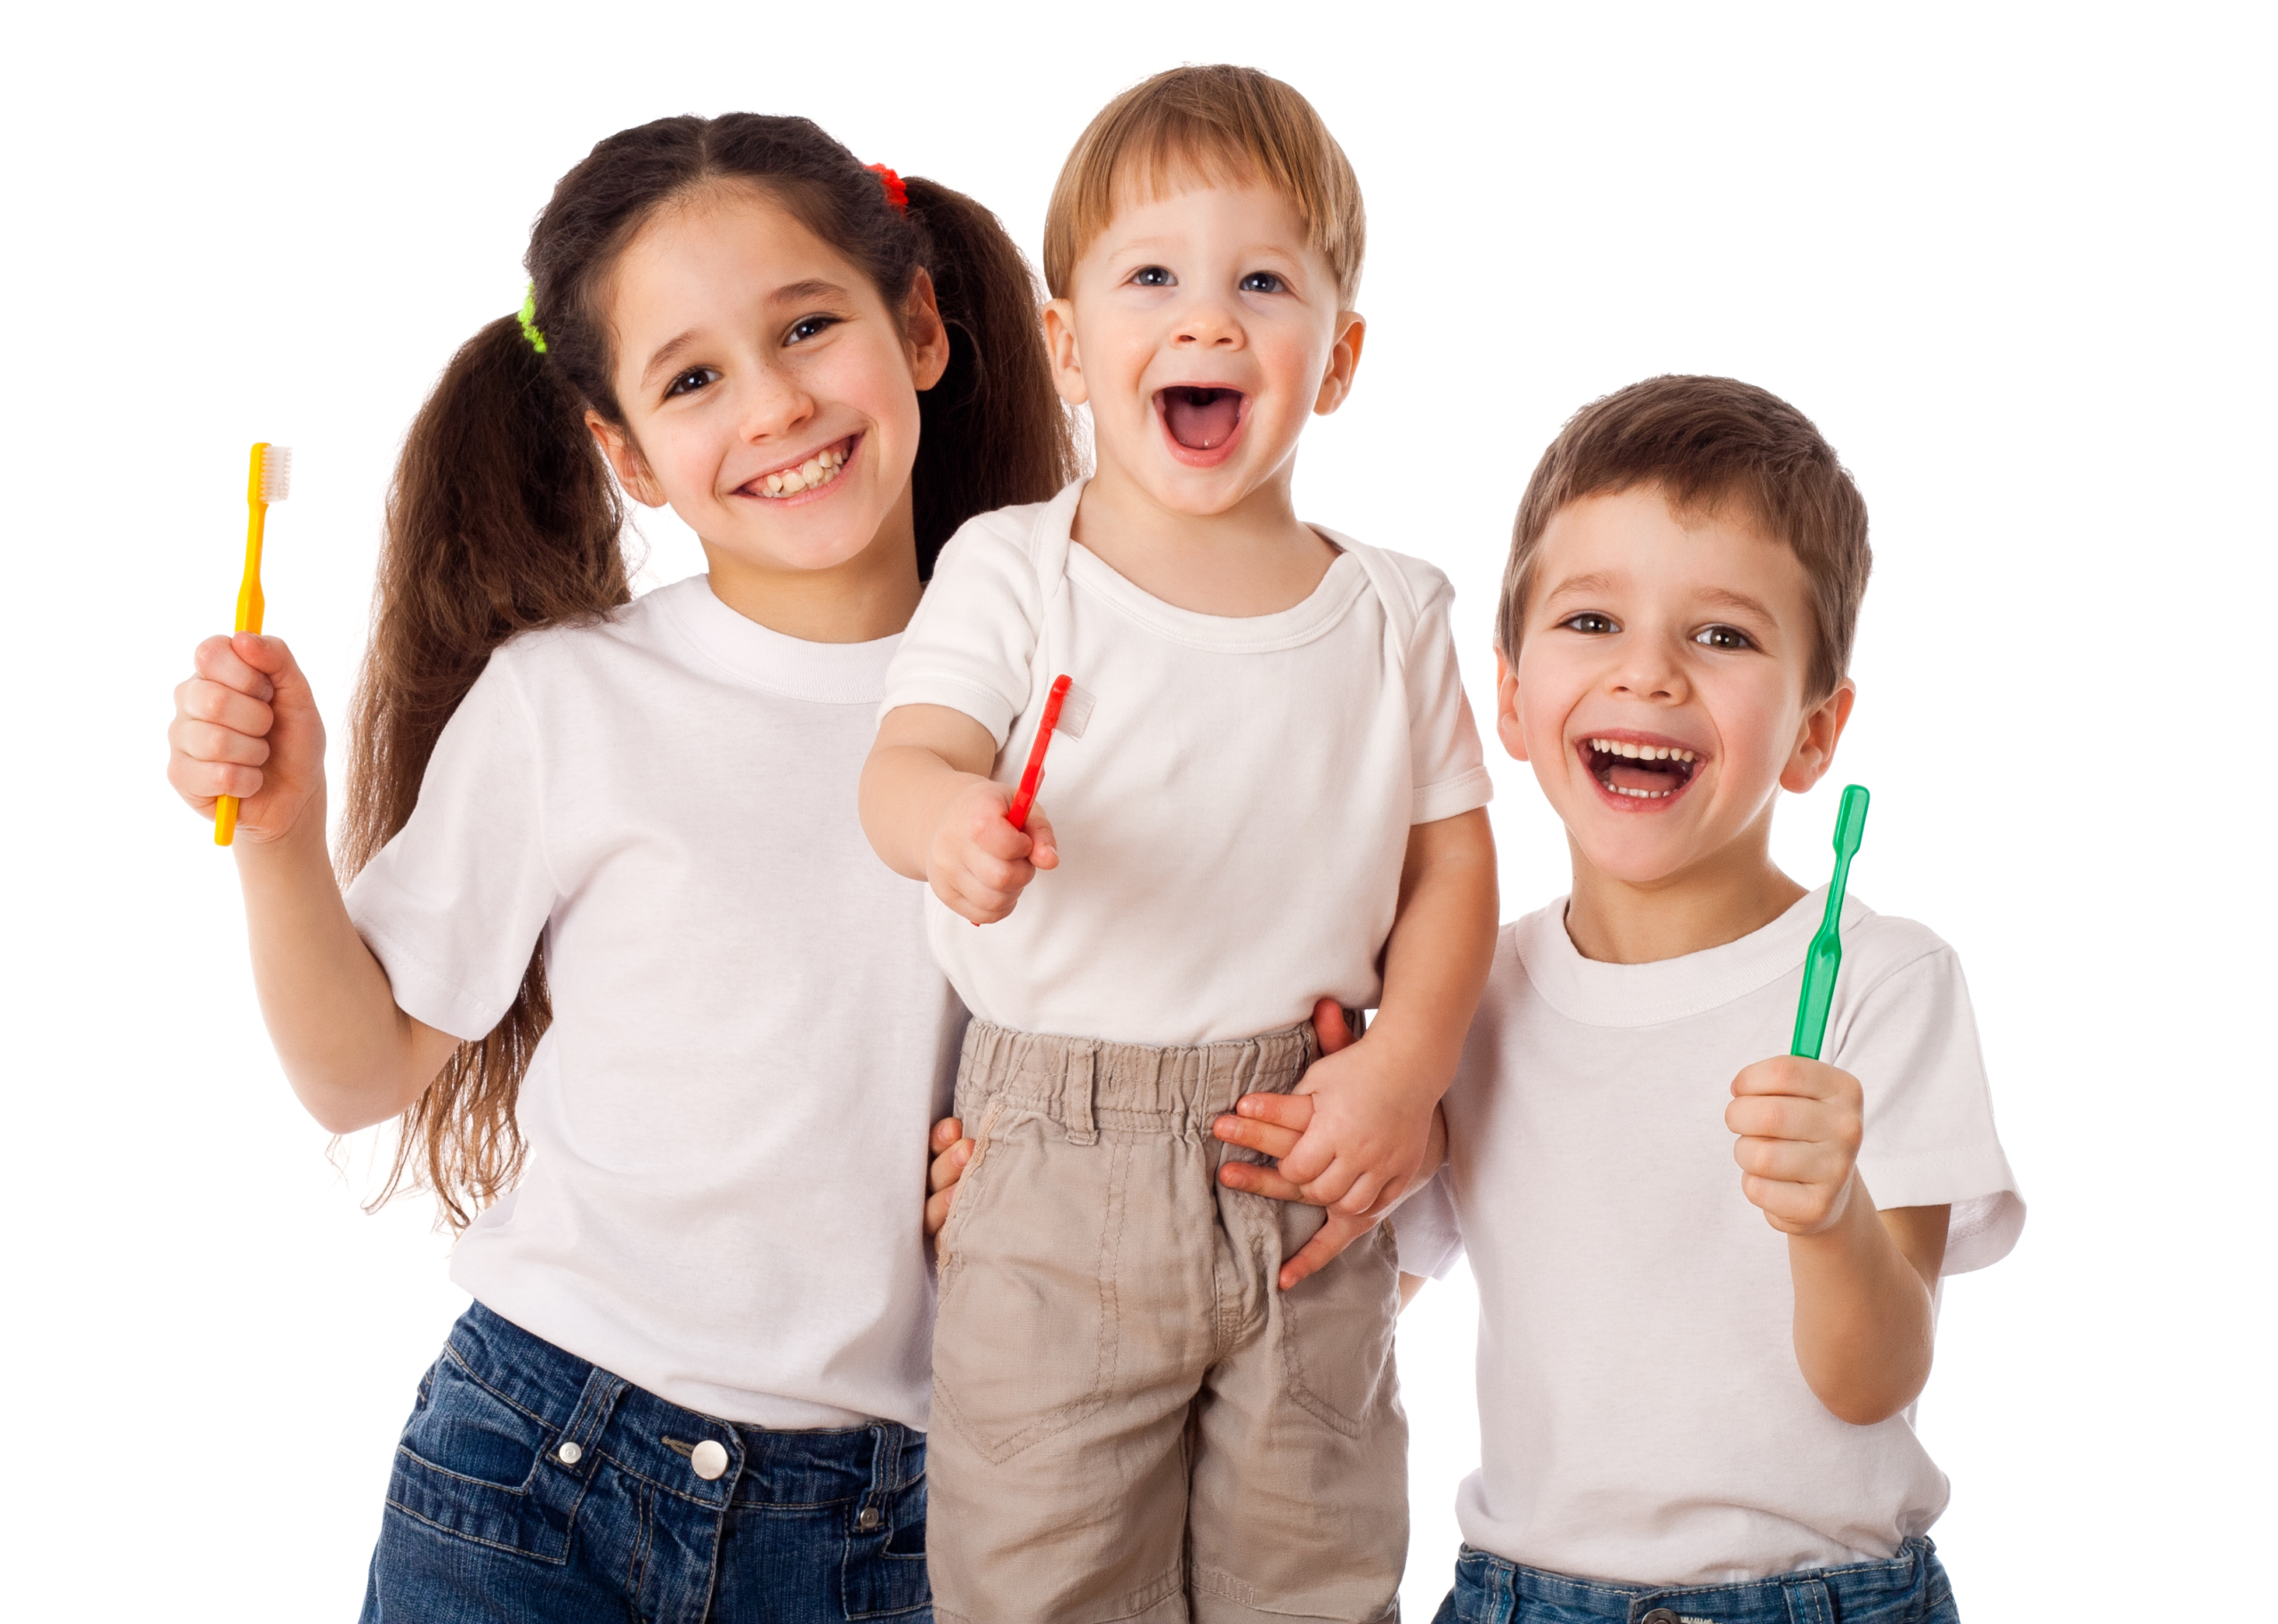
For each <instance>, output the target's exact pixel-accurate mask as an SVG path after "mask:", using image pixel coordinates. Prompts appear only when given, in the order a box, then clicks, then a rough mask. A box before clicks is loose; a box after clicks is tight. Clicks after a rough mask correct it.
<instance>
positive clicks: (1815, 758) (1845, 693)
mask: <svg viewBox="0 0 2278 1624" xmlns="http://www.w3.org/2000/svg"><path fill="white" fill-rule="evenodd" d="M1858 698H1859V691H1858V689H1857V688H1855V687H1854V686H1853V685H1852V683H1851V679H1850V678H1849V677H1847V676H1846V677H1845V678H1844V679H1843V680H1842V681H1841V682H1839V683H1837V684H1836V685H1835V691H1834V692H1833V693H1831V694H1830V695H1828V696H1827V698H1825V699H1822V700H1821V701H1820V702H1819V703H1818V704H1817V705H1814V706H1813V707H1812V708H1811V709H1810V710H1808V711H1806V712H1805V713H1804V721H1803V725H1802V726H1801V727H1799V728H1797V730H1796V747H1795V749H1794V750H1792V751H1791V752H1789V756H1788V764H1787V765H1786V766H1784V767H1782V768H1781V770H1780V788H1782V789H1787V790H1792V791H1793V792H1795V793H1796V794H1797V795H1801V794H1803V793H1804V791H1805V790H1806V789H1809V788H1811V787H1812V786H1813V785H1814V784H1816V783H1818V782H1819V781H1820V780H1822V778H1825V777H1826V776H1827V770H1828V769H1829V768H1830V767H1832V766H1833V765H1835V746H1836V742H1837V741H1838V739H1841V738H1842V737H1843V729H1844V726H1845V724H1846V723H1848V722H1849V721H1850V720H1851V707H1852V706H1853V705H1854V704H1855V703H1856V702H1857V700H1858Z"/></svg>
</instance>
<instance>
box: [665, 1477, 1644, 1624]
mask: <svg viewBox="0 0 2278 1624" xmlns="http://www.w3.org/2000/svg"><path fill="white" fill-rule="evenodd" d="M688 1469H689V1470H690V1471H691V1472H693V1473H695V1474H696V1475H698V1476H699V1477H700V1478H702V1479H703V1480H704V1481H705V1482H706V1483H710V1482H712V1481H713V1479H715V1478H716V1477H718V1476H719V1475H721V1474H722V1473H723V1472H725V1471H726V1470H727V1469H728V1450H727V1446H726V1445H724V1444H723V1443H722V1442H720V1441H719V1440H718V1439H717V1438H707V1439H706V1440H705V1441H704V1442H701V1443H699V1444H698V1445H697V1446H696V1447H695V1448H694V1449H692V1450H689V1452H688ZM1669 1624H1676V1619H1675V1617H1674V1616H1672V1617H1671V1619H1670V1620H1669Z"/></svg>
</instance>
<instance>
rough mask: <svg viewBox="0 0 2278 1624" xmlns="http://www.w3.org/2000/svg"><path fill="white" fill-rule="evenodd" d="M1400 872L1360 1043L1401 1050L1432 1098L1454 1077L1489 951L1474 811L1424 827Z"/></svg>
mask: <svg viewBox="0 0 2278 1624" xmlns="http://www.w3.org/2000/svg"><path fill="white" fill-rule="evenodd" d="M1412 839H1413V844H1411V847H1410V860H1409V863H1408V865H1407V868H1406V869H1404V870H1403V872H1402V876H1401V903H1400V914H1399V917H1397V918H1396V919H1395V920H1394V921H1393V928H1392V935H1391V937H1390V939H1389V940H1388V941H1386V942H1385V990H1384V996H1383V998H1382V1000H1381V1002H1380V1004H1379V1006H1378V1008H1377V1020H1376V1024H1375V1025H1374V1026H1373V1027H1372V1028H1370V1029H1369V1036H1368V1038H1366V1039H1365V1040H1364V1041H1368V1042H1372V1043H1376V1044H1377V1045H1379V1046H1385V1047H1391V1048H1394V1049H1397V1050H1399V1051H1400V1052H1401V1054H1402V1060H1403V1062H1404V1063H1403V1065H1402V1075H1403V1079H1414V1081H1415V1084H1416V1086H1417V1087H1418V1090H1419V1092H1421V1093H1424V1094H1426V1095H1428V1097H1430V1098H1431V1099H1434V1100H1436V1099H1438V1098H1439V1097H1440V1095H1442V1094H1443V1093H1445V1092H1446V1091H1447V1087H1448V1084H1449V1082H1450V1080H1451V1079H1453V1078H1454V1076H1455V1071H1456V1062H1457V1061H1458V1059H1459V1058H1461V1056H1462V1054H1463V1040H1464V1034H1465V1033H1466V1031H1467V1030H1470V1027H1471V1017H1472V1014H1473V1012H1474V1011H1475V1010H1476V1009H1477V1008H1478V1007H1479V995H1480V992H1481V990H1482V989H1483V988H1484V987H1485V986H1486V985H1487V972H1488V969H1489V967H1490V966H1491V965H1492V964H1493V962H1494V957H1495V929H1496V915H1497V912H1498V899H1497V896H1496V889H1495V842H1494V838H1493V836H1491V835H1490V834H1489V832H1488V828H1487V813H1486V812H1485V811H1484V810H1483V809H1482V810H1479V811H1475V812H1466V813H1464V814H1463V815H1462V816H1461V817H1458V818H1450V819H1448V820H1446V821H1445V822H1444V823H1442V824H1428V825H1426V826H1424V827H1423V828H1421V829H1419V830H1418V833H1417V836H1414V837H1412Z"/></svg>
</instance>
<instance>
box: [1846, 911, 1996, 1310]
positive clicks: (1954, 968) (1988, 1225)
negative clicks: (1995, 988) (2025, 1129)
mask: <svg viewBox="0 0 2278 1624" xmlns="http://www.w3.org/2000/svg"><path fill="white" fill-rule="evenodd" d="M1844 993H1845V990H1844V989H1842V987H1841V985H1840V983H1839V982H1838V991H1837V994H1836V997H1837V1002H1838V1007H1837V1009H1836V1011H1835V1019H1834V1020H1833V1021H1832V1022H1830V1033H1829V1037H1830V1042H1829V1045H1828V1047H1827V1050H1826V1052H1825V1057H1826V1059H1827V1060H1828V1062H1829V1063H1830V1064H1832V1065H1838V1066H1840V1067H1842V1068H1843V1069H1844V1070H1845V1071H1848V1072H1850V1073H1851V1074H1852V1075H1853V1076H1854V1077H1856V1078H1857V1079H1859V1084H1860V1087H1861V1088H1862V1091H1863V1092H1864V1094H1865V1095H1866V1108H1867V1119H1866V1129H1865V1137H1864V1139H1863V1140H1862V1143H1861V1144H1860V1147H1859V1172H1860V1175H1861V1176H1862V1177H1863V1178H1864V1179H1865V1180H1866V1184H1867V1189H1868V1192H1870V1194H1871V1195H1872V1196H1873V1197H1874V1200H1875V1205H1876V1206H1877V1207H1879V1208H1894V1207H1941V1206H1950V1207H1951V1208H1952V1209H1953V1211H1952V1215H1951V1218H1950V1219H1949V1221H1948V1224H1947V1231H1946V1257H1945V1264H1944V1267H1943V1271H1942V1273H1947V1274H1965V1273H1968V1272H1969V1271H1971V1270H1973V1269H1982V1268H1984V1267H1985V1266H1986V1265H1987V1264H1993V1263H1998V1262H1999V1261H2000V1260H2001V1259H2002V1258H2003V1257H2004V1256H2007V1253H2008V1251H2009V1248H2011V1247H2013V1246H2015V1244H2016V1241H2017V1236H2018V1233H2019V1232H2021V1231H2022V1230H2023V1229H2024V1221H2025V1205H2024V1197H2023V1196H2022V1195H2021V1194H2020V1193H2019V1192H2018V1189H2017V1180H2016V1176H2015V1174H2014V1173H2012V1172H2010V1170H2009V1162H2008V1158H2007V1156H2006V1155H2004V1154H2003V1153H2002V1150H2001V1142H2000V1139H1999V1136H1998V1135H1996V1134H1995V1133H1994V1131H1993V1101H1992V1096H1991V1092H1990V1090H1989V1089H1988V1088H1987V1086H1986V1081H1985V1062H1984V1060H1983V1056H1982V1055H1981V1054H1980V1053H1979V1049H1978V1043H1977V1021H1976V1017H1975V1014H1973V1013H1972V1012H1971V1009H1970V1003H1969V989H1968V987H1967V985H1966V984H1964V982H1963V981H1962V974H1961V961H1960V960H1959V958H1957V957H1955V955H1954V951H1953V949H1951V948H1950V947H1947V946H1946V945H1945V944H1944V943H1943V942H1937V943H1935V946H1934V947H1932V948H1931V949H1930V950H1929V951H1927V952H1925V953H1921V954H1919V955H1917V956H1915V957H1911V958H1910V959H1908V960H1907V961H1906V962H1904V963H1902V964H1901V965H1900V966H1898V967H1897V968H1895V969H1894V970H1892V971H1891V972H1890V973H1889V974H1886V975H1884V976H1882V977H1881V978H1880V979H1879V980H1878V981H1876V982H1873V983H1872V984H1871V985H1869V986H1867V987H1864V988H1862V990H1860V992H1859V993H1858V995H1857V1001H1856V1003H1855V1004H1853V1005H1852V1006H1851V1007H1850V1008H1849V1009H1847V1010H1846V1009H1845V1008H1844V1007H1843V1005H1844V1003H1845V1002H1846V999H1845V996H1844Z"/></svg>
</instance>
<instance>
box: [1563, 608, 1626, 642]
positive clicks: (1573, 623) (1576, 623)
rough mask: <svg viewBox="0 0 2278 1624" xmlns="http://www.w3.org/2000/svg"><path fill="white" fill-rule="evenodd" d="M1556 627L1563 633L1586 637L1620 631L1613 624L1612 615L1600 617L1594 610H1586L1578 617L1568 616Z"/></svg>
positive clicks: (1601, 635)
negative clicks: (1577, 633) (1575, 633)
mask: <svg viewBox="0 0 2278 1624" xmlns="http://www.w3.org/2000/svg"><path fill="white" fill-rule="evenodd" d="M1558 625H1559V627H1560V629H1561V630H1563V631H1569V632H1580V633H1581V634H1584V635H1585V636H1588V637H1603V636H1605V635H1606V634H1608V633H1610V632H1618V631H1620V629H1621V628H1620V626H1616V625H1615V624H1614V621H1613V617H1612V615H1601V614H1600V613H1598V611H1597V610H1594V609H1586V610H1583V611H1582V612H1581V613H1580V614H1579V615H1569V616H1567V617H1566V618H1565V619H1563V620H1561V621H1560V622H1559V623H1558Z"/></svg>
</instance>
